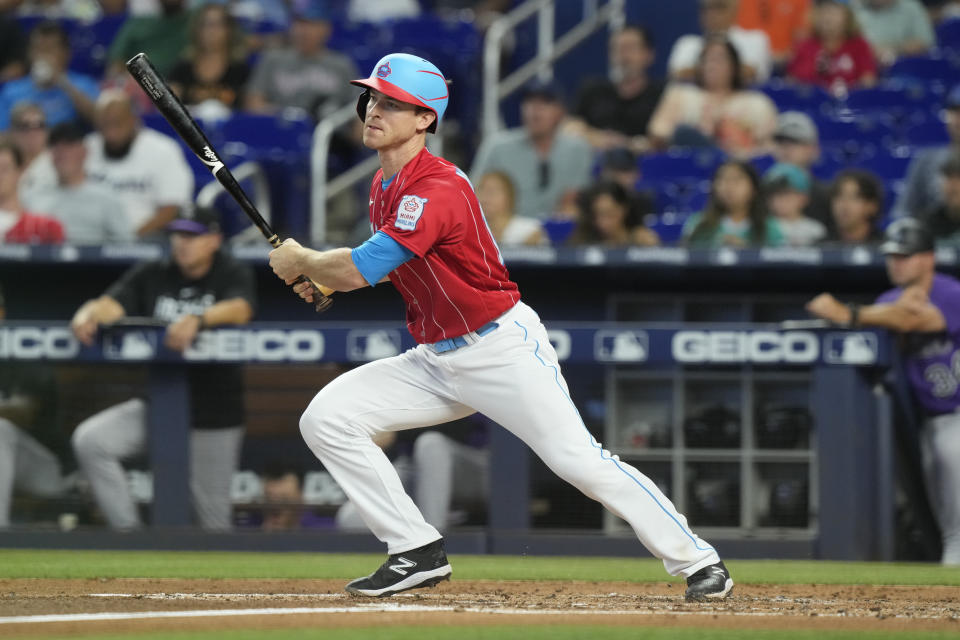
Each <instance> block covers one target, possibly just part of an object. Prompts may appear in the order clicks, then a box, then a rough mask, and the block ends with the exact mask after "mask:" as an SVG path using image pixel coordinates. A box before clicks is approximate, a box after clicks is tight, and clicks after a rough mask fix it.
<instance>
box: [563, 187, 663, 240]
mask: <svg viewBox="0 0 960 640" xmlns="http://www.w3.org/2000/svg"><path fill="white" fill-rule="evenodd" d="M578 205H579V208H580V215H579V220H578V221H577V228H576V229H575V230H574V232H573V235H572V236H571V237H570V241H569V242H570V243H571V244H575V245H598V246H602V247H608V248H613V247H630V246H636V247H654V246H656V245H658V244H660V237H659V236H657V234H656V232H654V231H653V230H651V229H648V228H647V227H646V226H645V225H644V224H643V215H644V214H645V213H650V212H649V211H641V210H640V208H639V206H638V202H637V201H636V200H635V199H634V198H632V197H631V194H630V192H629V191H627V190H626V189H624V188H623V186H622V185H620V184H619V183H617V182H598V183H597V184H595V185H593V186H591V187H588V188H587V189H585V190H584V191H582V192H581V193H580V197H579V198H578Z"/></svg>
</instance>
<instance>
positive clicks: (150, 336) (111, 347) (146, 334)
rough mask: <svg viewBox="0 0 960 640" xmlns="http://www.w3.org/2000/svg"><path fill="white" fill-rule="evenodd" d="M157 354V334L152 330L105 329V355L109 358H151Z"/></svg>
mask: <svg viewBox="0 0 960 640" xmlns="http://www.w3.org/2000/svg"><path fill="white" fill-rule="evenodd" d="M156 354H157V334H156V333H154V332H152V331H129V330H127V331H124V332H114V331H105V332H104V334H103V357H104V358H106V359H107V360H150V359H152V358H153V357H154V356H155V355H156Z"/></svg>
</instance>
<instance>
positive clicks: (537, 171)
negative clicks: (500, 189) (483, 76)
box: [470, 81, 592, 220]
mask: <svg viewBox="0 0 960 640" xmlns="http://www.w3.org/2000/svg"><path fill="white" fill-rule="evenodd" d="M520 117H521V120H522V121H523V126H521V127H518V128H516V129H509V130H506V131H500V132H498V133H496V134H494V135H493V136H490V137H488V138H487V139H485V140H484V141H483V143H482V144H481V145H480V149H479V150H478V151H477V155H476V157H475V158H474V161H473V167H472V169H471V171H470V173H471V175H472V176H473V179H474V182H479V178H480V176H482V175H483V174H485V173H487V172H489V171H502V172H503V173H506V174H507V175H508V176H510V177H511V179H512V180H513V184H514V186H515V187H516V190H517V207H516V214H517V215H519V216H527V217H531V218H538V219H541V220H543V219H546V218H550V217H551V216H552V215H553V214H554V213H555V212H557V211H558V210H559V209H560V208H561V204H562V200H563V198H564V196H565V195H566V194H567V193H568V192H573V191H576V190H578V189H580V188H582V187H584V186H586V185H587V184H588V183H589V182H590V169H591V167H590V165H591V161H592V157H591V153H590V146H589V145H588V144H587V143H586V142H585V141H584V140H583V139H582V138H579V137H577V136H571V135H568V134H565V133H563V132H562V131H560V123H561V122H562V121H563V118H564V105H563V99H562V97H561V92H560V88H559V86H558V85H557V84H555V83H553V82H539V81H534V82H533V83H531V84H530V85H528V86H527V87H526V88H525V89H524V91H523V95H522V98H521V103H520Z"/></svg>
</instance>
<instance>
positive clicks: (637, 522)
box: [300, 302, 719, 576]
mask: <svg viewBox="0 0 960 640" xmlns="http://www.w3.org/2000/svg"><path fill="white" fill-rule="evenodd" d="M497 322H498V323H499V325H500V326H499V328H497V329H496V330H495V331H492V332H491V333H488V334H486V335H485V336H483V337H481V338H479V340H476V341H473V344H469V345H468V346H465V347H461V348H459V349H456V350H454V351H449V352H447V353H442V354H437V353H435V352H434V351H433V350H432V349H431V347H430V346H427V345H418V346H417V347H416V348H414V349H410V350H409V351H406V352H405V353H402V354H400V355H398V356H395V357H392V358H384V359H382V360H377V361H374V362H371V363H368V364H365V365H363V366H361V367H358V368H356V369H353V370H352V371H349V372H347V373H345V374H343V375H341V376H340V377H339V378H337V379H336V380H334V381H333V382H331V383H330V384H328V385H327V386H326V387H324V388H323V389H322V390H321V391H320V393H318V394H317V395H316V397H315V398H314V399H313V401H312V402H311V403H310V405H309V406H308V407H307V410H306V411H305V412H304V414H303V416H302V417H301V419H300V431H301V433H302V434H303V437H304V440H305V441H306V443H307V445H308V446H309V447H310V449H311V450H312V451H313V452H314V454H315V455H316V456H317V457H318V458H319V459H320V461H321V462H323V464H324V466H325V467H326V468H327V470H328V471H329V472H330V473H331V474H332V475H333V477H334V479H335V480H336V481H337V483H338V484H339V485H340V486H341V488H342V489H343V491H344V493H346V495H347V497H348V498H349V499H350V500H351V501H352V502H353V503H354V504H355V505H356V508H357V510H358V511H359V512H360V515H361V516H362V518H363V520H364V522H365V523H366V524H367V526H368V527H369V528H370V530H371V531H372V532H373V534H374V535H376V536H377V537H378V538H379V539H380V540H382V541H383V542H385V543H386V544H387V548H388V552H389V553H390V554H394V553H403V552H404V551H409V550H411V549H415V548H417V547H420V546H423V545H425V544H428V543H430V542H433V541H435V540H437V539H439V538H440V537H441V536H440V533H439V532H438V531H437V530H436V529H435V528H434V527H433V526H431V525H429V524H428V523H427V522H426V521H425V520H424V518H423V516H422V515H421V513H420V511H419V510H418V509H417V507H416V506H415V505H414V503H413V500H411V498H410V497H409V496H408V495H407V494H406V493H405V492H404V489H403V485H402V484H401V482H400V479H399V477H398V476H397V472H396V470H395V469H394V468H393V466H392V465H391V464H390V461H389V460H388V459H387V456H386V455H385V454H384V453H383V451H382V450H381V449H380V448H379V447H378V446H377V445H376V444H374V443H373V440H372V439H371V437H372V436H373V435H374V434H376V433H378V432H381V431H390V430H401V429H415V428H417V427H427V426H431V425H435V424H439V423H443V422H448V421H450V420H455V419H457V418H462V417H465V416H468V415H470V414H472V413H474V412H475V411H479V412H481V413H483V414H484V415H486V416H487V417H489V418H491V419H492V420H494V421H495V422H497V423H498V424H500V425H501V426H503V427H504V428H506V429H508V430H509V431H510V432H512V433H513V434H515V435H516V436H517V437H519V438H520V439H522V440H523V441H524V442H526V443H527V445H529V446H530V448H531V449H533V451H534V452H535V453H536V454H537V455H538V456H540V458H541V459H542V460H543V461H544V462H545V463H546V464H547V466H548V467H550V469H552V470H553V471H554V473H556V474H557V475H558V476H560V477H561V478H563V479H564V480H566V481H567V482H570V483H571V484H573V485H574V486H575V487H577V488H578V489H580V490H581V491H582V492H583V493H584V494H586V495H587V496H589V497H591V498H593V499H595V500H598V501H599V502H601V503H602V504H603V505H604V506H605V507H606V508H607V509H609V510H610V511H611V512H612V513H613V514H615V515H617V516H619V517H621V518H623V519H624V520H626V521H627V522H628V523H629V524H630V526H631V527H632V528H633V530H634V531H635V532H636V534H637V537H638V538H639V539H640V542H642V543H643V545H644V546H645V547H646V548H647V549H648V550H649V551H650V552H651V553H652V554H653V555H655V556H657V557H658V558H661V559H662V560H663V564H664V567H665V568H666V570H667V572H668V573H670V574H671V575H677V574H682V575H683V576H689V575H691V574H693V573H695V572H696V571H698V570H700V569H702V568H703V567H705V566H707V565H710V564H714V563H716V562H719V557H718V555H717V553H716V551H714V549H713V547H711V546H710V545H709V544H707V543H706V542H704V541H703V540H701V539H700V538H699V537H698V536H697V535H696V534H694V533H693V532H692V531H691V530H690V528H689V527H688V526H687V521H686V518H685V517H684V516H683V515H682V514H680V513H678V512H677V510H676V508H675V507H674V506H673V503H672V502H670V500H669V499H668V498H667V497H666V496H665V495H664V494H663V493H662V492H661V491H660V489H658V488H657V487H656V485H654V484H653V482H651V481H650V479H649V478H647V477H646V476H644V475H643V474H642V473H640V472H639V471H637V470H636V469H635V468H634V467H632V466H630V465H628V464H626V463H624V462H621V461H620V460H619V459H618V458H617V457H616V456H612V455H610V452H609V451H606V450H605V449H603V448H602V446H601V445H600V443H599V442H597V441H596V440H595V439H594V438H593V437H592V436H591V435H590V433H589V431H588V430H587V428H586V427H585V426H584V424H583V421H582V420H581V418H580V414H579V413H578V412H577V409H576V407H575V406H574V404H573V401H572V400H571V399H570V395H569V392H568V390H567V384H566V382H565V381H564V379H563V376H562V375H561V374H560V367H559V365H558V363H557V354H556V352H555V351H554V350H553V347H552V346H551V345H550V342H549V340H548V339H547V332H546V329H545V328H544V327H543V325H542V324H541V322H540V318H539V317H538V316H537V314H536V313H535V312H534V311H533V309H531V308H530V307H528V306H527V305H526V304H524V303H522V302H520V303H518V304H517V305H516V306H514V307H513V308H512V309H510V310H509V311H507V312H506V313H505V314H504V315H503V316H501V317H500V318H498V319H497Z"/></svg>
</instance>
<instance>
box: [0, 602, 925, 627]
mask: <svg viewBox="0 0 960 640" xmlns="http://www.w3.org/2000/svg"><path fill="white" fill-rule="evenodd" d="M454 611H463V612H469V613H487V614H500V615H539V616H544V615H546V616H551V615H557V616H567V615H598V614H599V615H618V616H622V615H639V616H642V615H647V616H649V615H673V616H713V615H716V614H718V613H723V614H726V615H733V616H742V617H768V616H782V615H783V612H781V611H752V612H744V611H727V610H725V609H723V608H718V609H712V608H711V609H708V610H703V611H662V610H652V609H648V610H637V609H629V610H599V611H598V610H595V609H592V608H590V609H573V610H560V609H491V608H486V607H463V606H426V605H414V604H405V603H404V604H401V603H389V602H383V603H372V604H370V605H365V606H363V605H361V606H353V607H290V608H286V607H284V608H278V607H268V608H262V609H210V610H199V611H144V612H127V613H67V614H50V615H35V616H9V617H5V618H2V617H0V624H29V623H39V622H93V621H103V620H111V621H112V620H153V619H158V618H207V617H228V616H270V615H296V614H324V613H377V612H391V613H422V612H445V613H450V612H454ZM820 617H827V618H842V617H850V616H846V615H844V614H830V613H821V614H820ZM896 617H900V616H896ZM923 617H927V616H923ZM912 619H918V617H914V618H912Z"/></svg>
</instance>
